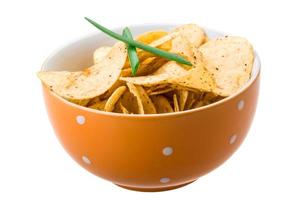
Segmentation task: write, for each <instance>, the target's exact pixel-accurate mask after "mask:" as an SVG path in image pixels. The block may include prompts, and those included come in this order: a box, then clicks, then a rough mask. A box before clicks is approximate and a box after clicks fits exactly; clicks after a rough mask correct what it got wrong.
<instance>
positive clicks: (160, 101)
mask: <svg viewBox="0 0 300 200" xmlns="http://www.w3.org/2000/svg"><path fill="white" fill-rule="evenodd" d="M151 99H152V101H153V104H154V105H155V108H156V110H157V113H170V112H174V110H173V108H172V106H171V104H170V103H169V101H168V99H167V98H166V97H164V96H162V95H157V96H152V97H151Z"/></svg>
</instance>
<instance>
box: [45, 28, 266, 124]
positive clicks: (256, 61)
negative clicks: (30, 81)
mask: <svg viewBox="0 0 300 200" xmlns="http://www.w3.org/2000/svg"><path fill="white" fill-rule="evenodd" d="M179 25H181V24H173V23H145V24H132V25H129V27H151V26H161V27H162V28H163V27H166V26H168V27H172V26H174V27H176V26H179ZM201 27H202V28H203V29H204V30H205V31H211V32H215V33H219V34H221V35H231V34H228V33H224V32H222V31H218V30H216V29H212V28H207V27H206V26H201ZM118 29H121V27H120V26H118V27H115V28H112V30H118ZM96 35H102V33H101V32H100V33H99V32H98V33H91V34H87V35H85V36H81V37H77V38H75V39H73V40H71V41H70V42H67V43H66V44H64V45H62V46H60V47H59V48H56V50H54V51H53V52H52V53H50V54H49V56H48V57H47V58H46V59H45V61H44V62H43V64H42V67H41V71H44V70H45V63H47V62H49V61H50V60H51V58H52V57H53V56H54V55H56V54H58V53H59V51H61V50H62V49H63V48H65V47H67V46H71V45H72V44H74V43H77V42H78V41H80V40H85V39H87V38H90V37H93V36H96ZM253 49H254V48H253ZM254 68H256V69H257V70H256V71H254V74H251V78H250V80H249V81H248V82H247V83H246V84H245V85H244V86H243V87H242V88H240V89H239V90H238V91H236V92H235V93H234V94H232V95H230V96H228V97H225V98H224V99H222V100H219V101H217V102H214V103H212V104H209V105H206V106H202V107H199V108H194V109H190V110H184V111H179V112H172V113H159V114H124V113H115V112H105V111H101V110H96V109H92V108H88V107H85V106H80V105H78V104H75V103H72V102H70V101H68V100H66V99H64V98H63V97H60V96H59V95H57V94H56V93H54V92H52V91H50V90H48V91H47V92H49V93H50V95H52V96H54V97H55V98H57V99H58V100H60V101H62V102H63V103H64V104H67V105H68V106H71V107H74V108H76V109H79V110H83V111H85V112H92V113H94V114H100V115H107V116H110V117H123V118H157V117H163V118H164V117H176V116H182V115H188V114H191V113H194V112H200V111H204V110H207V109H210V108H212V107H216V106H219V105H221V104H223V103H225V102H227V101H230V100H232V99H234V98H235V97H237V96H238V95H240V94H242V93H244V92H245V91H246V90H247V89H248V88H249V87H250V86H251V85H252V84H253V83H254V82H255V81H256V80H257V78H258V77H259V75H260V72H261V60H260V57H259V55H258V53H257V51H256V50H255V49H254V61H253V69H254ZM252 73H253V70H252Z"/></svg>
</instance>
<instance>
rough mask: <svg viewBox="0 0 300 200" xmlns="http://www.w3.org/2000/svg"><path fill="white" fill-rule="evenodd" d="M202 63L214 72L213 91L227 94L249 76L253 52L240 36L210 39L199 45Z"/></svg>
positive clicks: (243, 82)
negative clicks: (214, 83)
mask: <svg viewBox="0 0 300 200" xmlns="http://www.w3.org/2000/svg"><path fill="white" fill-rule="evenodd" d="M200 51H201V52H202V54H203V63H204V65H205V67H206V68H207V70H208V71H209V72H211V73H212V74H214V77H215V80H216V88H215V90H214V92H215V93H217V94H219V95H221V96H229V95H231V94H233V93H235V92H236V91H237V90H239V89H240V88H241V87H242V86H243V85H244V84H245V83H246V82H247V81H248V80H249V78H250V76H251V71H252V66H253V60H254V53H253V48H252V46H251V44H250V43H249V42H248V41H247V40H246V39H244V38H240V37H223V38H218V39H215V40H210V41H209V42H207V43H205V44H204V45H202V46H201V47H200Z"/></svg>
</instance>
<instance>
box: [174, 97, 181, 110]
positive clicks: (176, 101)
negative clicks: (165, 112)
mask: <svg viewBox="0 0 300 200" xmlns="http://www.w3.org/2000/svg"><path fill="white" fill-rule="evenodd" d="M173 104H174V111H175V112H179V111H180V109H179V105H178V99H177V96H176V94H175V93H174V94H173Z"/></svg>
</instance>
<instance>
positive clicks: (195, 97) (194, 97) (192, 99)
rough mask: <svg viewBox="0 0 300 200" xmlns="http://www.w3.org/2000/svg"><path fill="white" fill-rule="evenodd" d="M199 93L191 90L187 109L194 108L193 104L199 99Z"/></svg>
mask: <svg viewBox="0 0 300 200" xmlns="http://www.w3.org/2000/svg"><path fill="white" fill-rule="evenodd" d="M198 98H199V95H198V94H196V93H194V92H189V95H188V98H187V100H186V103H185V107H184V109H185V110H189V109H191V108H192V106H193V104H194V103H195V102H196V101H197V100H198Z"/></svg>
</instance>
